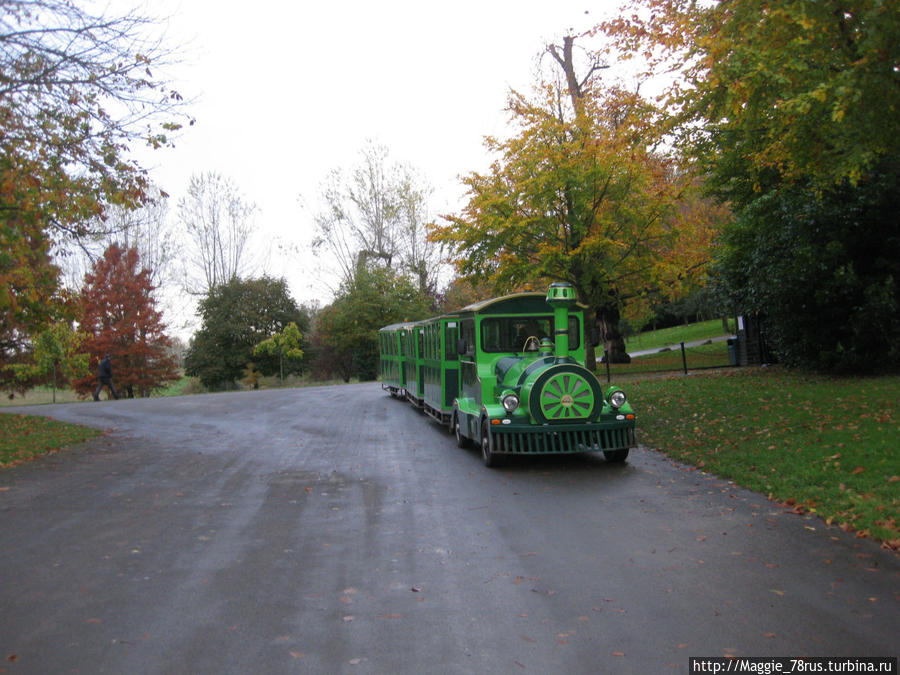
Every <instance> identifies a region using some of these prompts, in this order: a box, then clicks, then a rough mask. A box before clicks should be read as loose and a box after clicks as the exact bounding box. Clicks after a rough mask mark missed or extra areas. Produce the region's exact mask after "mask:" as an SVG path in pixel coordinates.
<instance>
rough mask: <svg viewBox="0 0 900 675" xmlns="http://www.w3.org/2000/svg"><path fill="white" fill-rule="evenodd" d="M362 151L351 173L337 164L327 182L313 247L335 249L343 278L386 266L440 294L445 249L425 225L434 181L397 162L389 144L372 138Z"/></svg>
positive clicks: (318, 215) (424, 291) (332, 250)
mask: <svg viewBox="0 0 900 675" xmlns="http://www.w3.org/2000/svg"><path fill="white" fill-rule="evenodd" d="M360 156H361V159H360V163H359V164H358V165H357V166H355V167H353V168H352V169H351V170H350V172H349V174H348V173H347V172H345V171H343V170H341V169H334V170H332V172H331V174H330V175H329V177H328V179H327V180H326V182H325V183H324V185H323V187H322V203H323V208H322V210H321V211H320V212H319V213H318V214H317V215H316V231H317V232H316V238H315V239H314V241H313V247H314V248H315V249H317V250H319V251H326V252H328V253H330V254H331V256H332V257H333V258H334V260H335V261H336V263H337V265H338V267H339V268H340V272H341V281H342V282H345V283H346V282H351V281H352V280H353V278H354V277H355V275H356V274H357V271H358V270H360V269H366V268H369V269H371V268H373V267H376V266H382V267H388V268H391V269H393V270H395V271H396V272H398V273H401V274H404V275H407V276H409V277H410V278H411V279H413V280H414V282H415V283H416V284H417V286H418V288H419V290H420V292H423V293H432V294H434V293H435V292H436V287H437V273H438V268H439V263H440V260H439V251H438V247H437V246H436V245H435V244H434V243H433V242H430V241H429V240H428V238H427V231H426V227H425V225H426V223H427V222H428V220H429V212H428V200H429V198H430V196H431V192H432V189H431V186H430V185H429V184H428V183H427V181H426V180H425V179H424V178H423V177H422V176H421V175H420V174H419V173H418V172H417V171H416V170H415V169H413V168H412V167H410V166H408V165H404V164H399V163H396V162H391V161H390V158H389V153H388V150H387V148H385V147H384V146H381V145H376V144H373V143H370V144H369V145H367V146H366V147H365V148H364V149H363V150H362V151H361V153H360Z"/></svg>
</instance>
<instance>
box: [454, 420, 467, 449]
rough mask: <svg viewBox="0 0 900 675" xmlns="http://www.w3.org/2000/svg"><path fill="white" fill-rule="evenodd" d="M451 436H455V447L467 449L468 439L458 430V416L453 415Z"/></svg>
mask: <svg viewBox="0 0 900 675" xmlns="http://www.w3.org/2000/svg"><path fill="white" fill-rule="evenodd" d="M453 434H454V435H455V436H456V447H458V448H468V447H469V439H468V438H466V437H465V436H463V435H462V430H461V429H460V428H459V414H458V413H453Z"/></svg>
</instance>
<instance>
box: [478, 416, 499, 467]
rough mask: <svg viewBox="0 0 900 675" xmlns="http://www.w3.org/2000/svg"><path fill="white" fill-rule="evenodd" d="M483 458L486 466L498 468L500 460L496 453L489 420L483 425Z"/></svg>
mask: <svg viewBox="0 0 900 675" xmlns="http://www.w3.org/2000/svg"><path fill="white" fill-rule="evenodd" d="M481 458H482V459H483V460H484V465H485V466H497V464H498V463H499V461H500V458H499V457H497V453H496V452H494V439H493V438H492V437H491V429H490V426H488V422H487V420H484V421H483V422H482V423H481Z"/></svg>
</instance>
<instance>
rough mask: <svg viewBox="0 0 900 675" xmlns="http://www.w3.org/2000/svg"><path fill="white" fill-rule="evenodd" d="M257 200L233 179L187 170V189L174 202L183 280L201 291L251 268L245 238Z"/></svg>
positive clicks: (192, 290) (250, 232) (249, 234)
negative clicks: (181, 245)
mask: <svg viewBox="0 0 900 675" xmlns="http://www.w3.org/2000/svg"><path fill="white" fill-rule="evenodd" d="M256 212H257V206H256V204H254V203H253V202H250V201H248V200H247V198H246V197H245V196H244V195H243V194H242V193H241V191H240V189H239V188H238V186H237V185H236V184H235V183H234V181H233V180H231V179H230V178H227V177H225V176H223V175H222V174H220V173H218V172H215V171H209V172H206V173H201V174H196V175H194V176H191V179H190V183H189V185H188V190H187V195H186V196H185V197H182V198H181V200H179V202H178V221H179V223H180V224H181V226H182V227H183V230H184V236H185V239H186V241H185V258H184V263H185V276H184V279H185V283H184V287H185V290H187V291H188V292H189V293H192V294H195V295H204V294H206V293H208V292H209V291H210V290H211V289H213V288H214V287H216V286H218V285H221V284H226V283H229V282H231V281H233V280H234V279H237V278H239V277H241V276H245V275H247V274H249V273H251V272H252V271H253V269H252V268H253V261H252V260H251V254H250V249H249V246H248V245H249V243H250V240H251V237H252V235H253V218H254V215H255V214H256Z"/></svg>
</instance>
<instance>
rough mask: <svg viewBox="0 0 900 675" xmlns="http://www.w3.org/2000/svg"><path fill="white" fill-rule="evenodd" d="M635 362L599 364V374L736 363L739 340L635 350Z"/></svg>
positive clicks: (722, 365) (692, 368)
mask: <svg viewBox="0 0 900 675" xmlns="http://www.w3.org/2000/svg"><path fill="white" fill-rule="evenodd" d="M631 357H632V358H631V363H612V364H610V363H606V362H605V361H603V362H602V363H598V364H597V365H598V375H601V376H602V375H603V374H605V375H606V379H607V382H608V381H610V380H611V379H612V377H613V376H614V375H615V376H620V375H629V374H638V373H665V372H682V373H684V374H685V375H687V374H688V373H689V372H690V371H692V370H703V369H707V368H727V367H729V366H736V365H737V364H738V360H737V340H736V339H735V338H733V337H728V336H723V337H721V338H714V339H712V340H704V341H698V342H691V343H684V342H682V343H680V344H678V345H673V346H669V347H660V348H659V349H652V350H645V351H638V352H634V353H632V355H631Z"/></svg>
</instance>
